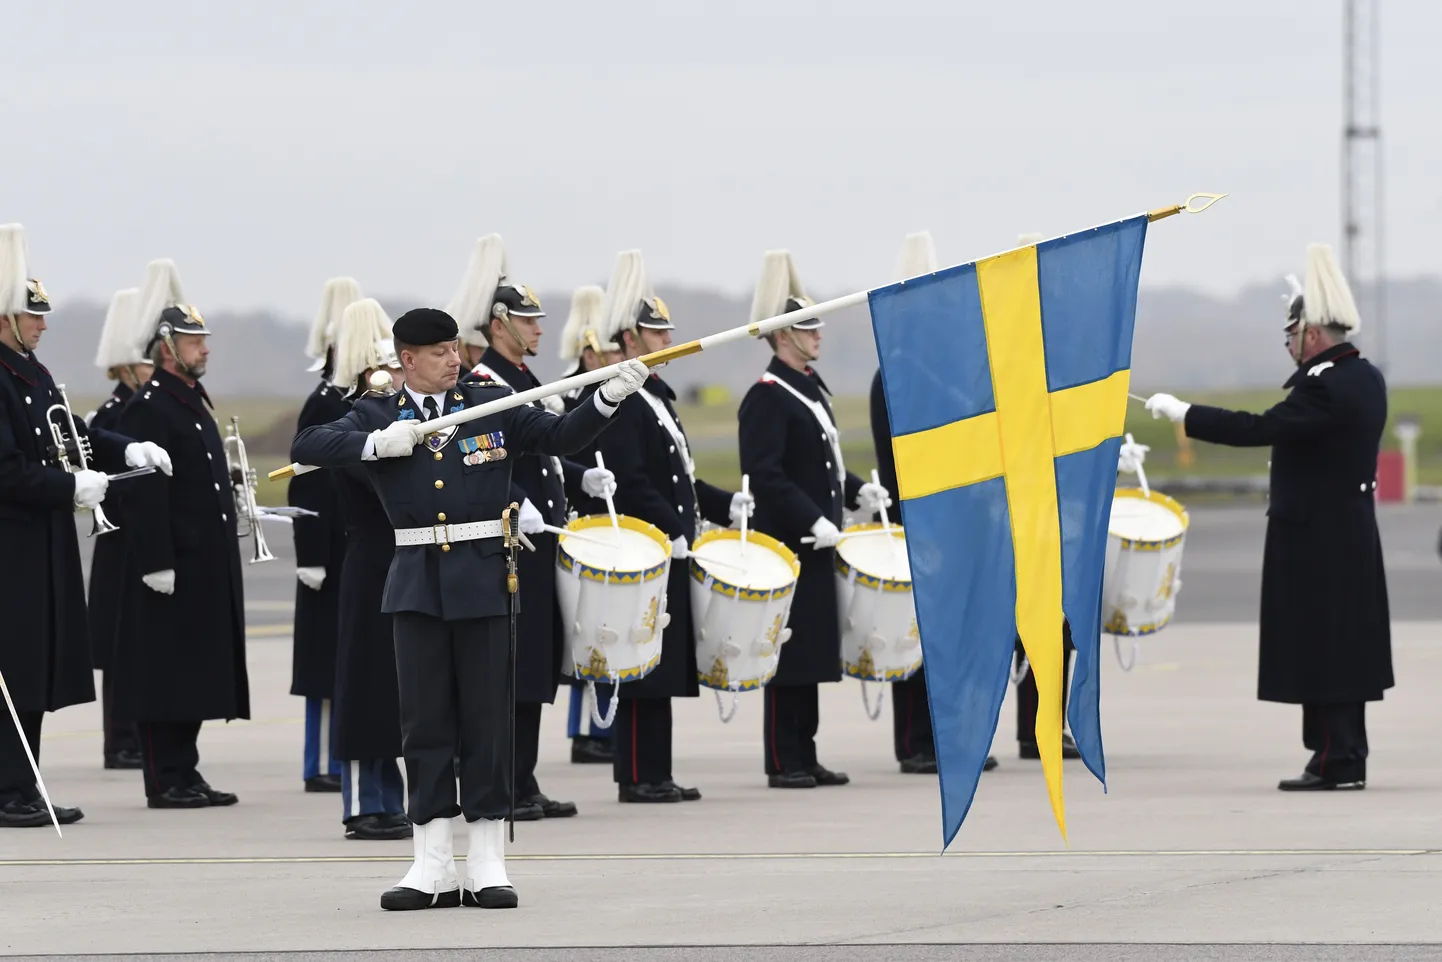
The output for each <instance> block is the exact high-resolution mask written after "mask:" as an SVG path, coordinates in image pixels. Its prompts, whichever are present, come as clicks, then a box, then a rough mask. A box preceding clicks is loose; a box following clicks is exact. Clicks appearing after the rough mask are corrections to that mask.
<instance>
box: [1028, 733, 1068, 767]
mask: <svg viewBox="0 0 1442 962" xmlns="http://www.w3.org/2000/svg"><path fill="white" fill-rule="evenodd" d="M1017 744H1018V751H1017V754H1019V755H1020V756H1021V757H1022V758H1030V759H1032V760H1033V761H1035V760H1037V759H1040V758H1041V749H1039V748H1037V746H1036V742H1018V743H1017ZM1061 757H1062V758H1081V752H1079V751H1077V747H1076V742H1075V741H1074V740H1073V739H1072V737H1071V736H1070V735H1068V734H1066V733H1065V732H1063V733H1062V736H1061Z"/></svg>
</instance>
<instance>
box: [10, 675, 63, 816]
mask: <svg viewBox="0 0 1442 962" xmlns="http://www.w3.org/2000/svg"><path fill="white" fill-rule="evenodd" d="M0 692H4V694H5V707H6V708H8V709H10V720H11V721H13V722H14V723H15V734H16V735H18V736H19V737H20V747H21V748H23V749H25V758H26V760H27V761H29V762H30V770H31V771H32V772H34V773H35V787H36V788H38V789H40V797H41V798H43V799H45V808H46V809H47V810H49V812H50V821H51V822H52V823H54V825H55V834H56V835H59V836H60V837H61V838H64V837H65V833H64V832H62V831H60V819H58V818H56V817H55V806H54V805H51V804H50V793H49V792H47V791H46V790H45V779H43V778H41V777H40V766H39V765H38V764H37V763H36V761H35V756H34V755H33V754H32V753H31V751H30V741H29V739H27V738H26V737H25V729H24V728H22V727H20V713H19V712H17V711H16V710H15V702H14V701H12V700H11V699H10V686H9V685H7V684H5V674H4V672H0Z"/></svg>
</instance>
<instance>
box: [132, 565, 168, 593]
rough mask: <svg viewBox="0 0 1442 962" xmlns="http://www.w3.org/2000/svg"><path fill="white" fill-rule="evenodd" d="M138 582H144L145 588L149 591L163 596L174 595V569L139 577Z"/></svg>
mask: <svg viewBox="0 0 1442 962" xmlns="http://www.w3.org/2000/svg"><path fill="white" fill-rule="evenodd" d="M140 580H141V581H143V582H145V587H147V588H149V589H150V590H151V591H158V592H160V593H161V594H163V595H173V594H175V569H174V568H166V569H165V570H164V571H152V572H151V573H150V574H148V575H141V576H140Z"/></svg>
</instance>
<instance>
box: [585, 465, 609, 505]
mask: <svg viewBox="0 0 1442 962" xmlns="http://www.w3.org/2000/svg"><path fill="white" fill-rule="evenodd" d="M581 490H582V491H584V492H586V493H587V494H589V495H590V496H591V497H593V498H610V497H613V496H614V495H615V494H616V476H615V475H614V474H612V473H611V472H610V471H609V470H607V469H606V468H587V469H586V473H585V474H583V475H581Z"/></svg>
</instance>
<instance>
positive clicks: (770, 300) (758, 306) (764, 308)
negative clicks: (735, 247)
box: [751, 250, 806, 324]
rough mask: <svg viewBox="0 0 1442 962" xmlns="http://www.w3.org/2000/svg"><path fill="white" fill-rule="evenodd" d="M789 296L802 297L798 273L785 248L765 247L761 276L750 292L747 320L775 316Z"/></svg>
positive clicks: (782, 310) (789, 253) (784, 308)
mask: <svg viewBox="0 0 1442 962" xmlns="http://www.w3.org/2000/svg"><path fill="white" fill-rule="evenodd" d="M789 297H802V298H804V297H806V291H805V289H803V288H802V286H801V275H800V274H799V273H798V272H797V270H796V262H795V261H794V260H793V259H792V257H791V252H790V251H788V250H775V251H767V252H766V256H765V258H764V259H763V260H762V262H761V276H760V277H759V278H757V279H756V290H755V292H754V293H753V294H752V295H751V323H753V324H755V323H756V322H757V321H764V320H766V319H767V318H769V317H776V316H777V315H779V314H781V313H782V312H784V311H785V310H786V300H787V298H789Z"/></svg>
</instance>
